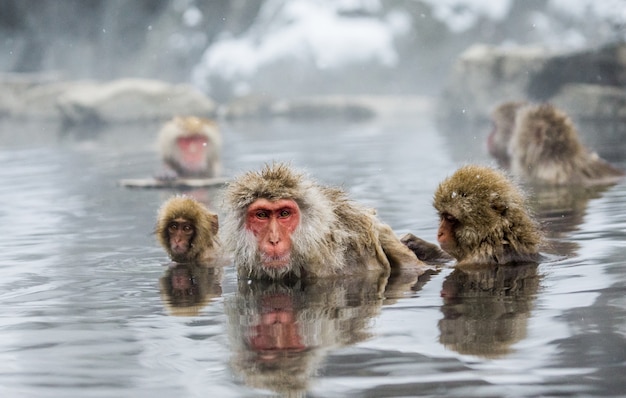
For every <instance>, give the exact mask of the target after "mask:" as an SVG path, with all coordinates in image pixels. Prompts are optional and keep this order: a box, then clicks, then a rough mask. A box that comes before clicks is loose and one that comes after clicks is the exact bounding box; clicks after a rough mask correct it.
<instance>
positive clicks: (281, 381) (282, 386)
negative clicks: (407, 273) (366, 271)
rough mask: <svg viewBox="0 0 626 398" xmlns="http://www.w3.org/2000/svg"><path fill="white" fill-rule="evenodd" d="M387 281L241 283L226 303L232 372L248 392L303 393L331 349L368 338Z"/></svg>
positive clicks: (337, 279)
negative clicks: (246, 387)
mask: <svg viewBox="0 0 626 398" xmlns="http://www.w3.org/2000/svg"><path fill="white" fill-rule="evenodd" d="M386 282H387V279H386V278H385V277H376V278H363V277H343V278H325V279H319V280H315V281H311V282H310V283H309V282H307V281H303V280H294V281H293V284H292V285H287V284H286V283H281V282H272V281H267V280H253V281H246V280H240V281H239V291H238V294H237V295H236V296H235V297H233V298H230V299H227V300H226V302H225V310H226V314H227V316H228V326H229V328H228V329H229V336H230V341H231V345H232V350H233V354H232V361H231V362H232V366H233V369H234V370H235V371H236V373H238V374H239V376H240V377H241V378H242V379H243V381H244V383H245V384H246V385H248V386H250V387H253V388H262V389H269V390H273V391H276V392H279V393H282V394H293V395H297V394H302V393H304V392H305V391H306V390H307V386H308V384H309V380H310V378H311V377H312V376H313V375H314V374H315V372H316V370H317V369H318V368H319V367H320V365H321V363H322V361H323V360H324V358H325V356H326V353H327V352H328V351H329V350H330V349H331V348H334V347H341V346H345V345H349V344H354V343H357V342H359V341H362V340H365V339H367V338H368V337H369V333H368V327H369V325H370V322H371V320H372V318H373V317H375V316H376V315H378V313H379V311H380V307H381V305H382V299H383V295H384V290H385V284H386Z"/></svg>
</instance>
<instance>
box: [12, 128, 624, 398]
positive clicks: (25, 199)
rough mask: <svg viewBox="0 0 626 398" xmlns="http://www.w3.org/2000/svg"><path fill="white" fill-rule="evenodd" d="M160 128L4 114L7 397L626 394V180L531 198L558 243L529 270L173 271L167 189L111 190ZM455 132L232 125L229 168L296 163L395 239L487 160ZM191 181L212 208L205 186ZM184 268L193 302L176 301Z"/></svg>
mask: <svg viewBox="0 0 626 398" xmlns="http://www.w3.org/2000/svg"><path fill="white" fill-rule="evenodd" d="M156 129H157V126H134V127H120V128H116V129H109V130H104V131H99V132H92V131H78V132H69V133H63V134H61V133H60V132H59V131H58V129H57V127H56V126H49V125H46V124H36V125H29V126H26V127H24V126H21V125H19V124H16V123H7V122H5V123H3V124H1V125H0V140H1V141H0V181H1V182H2V184H1V187H0V203H1V207H0V221H1V224H2V226H3V230H4V232H3V234H2V236H3V239H2V240H1V243H0V267H1V268H0V300H1V303H2V311H1V312H0V395H1V396H3V397H151V398H154V397H168V396H176V397H195V396H202V397H206V396H215V397H218V396H219V397H242V396H243V397H246V396H248V397H252V396H262V395H273V394H277V393H285V394H291V395H296V396H297V395H298V394H300V395H303V396H311V397H334V396H343V397H392V396H403V397H405V396H450V397H460V396H471V397H509V396H528V397H535V396H619V395H622V394H624V393H626V378H625V377H624V374H625V370H626V298H625V293H626V271H625V269H624V267H625V264H624V263H625V258H626V240H625V239H624V238H625V237H626V236H625V235H626V184H624V183H622V184H620V185H617V186H615V187H612V188H610V189H608V190H606V191H604V192H599V193H591V194H588V193H585V194H583V195H586V196H583V197H582V199H581V198H580V195H577V196H572V195H569V196H568V193H566V192H565V193H564V192H560V193H557V194H556V195H555V194H554V193H548V194H545V195H546V196H545V197H544V196H542V195H544V194H543V193H537V197H538V198H542V200H541V201H540V202H541V203H543V205H541V206H538V209H537V212H538V213H539V214H540V215H541V217H542V218H543V220H544V221H546V222H549V224H548V225H549V227H550V232H549V236H550V237H551V239H552V240H553V246H554V251H555V252H556V253H558V254H561V256H556V255H554V256H552V257H551V258H552V260H551V261H549V262H546V263H543V264H540V265H539V266H529V267H523V268H518V269H515V270H511V269H506V268H499V269H486V270H485V269H473V270H467V271H460V270H454V269H452V268H446V269H443V270H441V271H440V272H439V273H436V274H433V275H430V276H429V277H425V278H423V280H420V281H419V283H417V284H413V283H409V282H406V281H395V283H394V282H393V281H392V282H390V283H388V284H386V283H387V281H370V280H341V281H324V282H320V283H319V284H314V285H301V284H295V285H292V286H281V285H272V286H265V285H261V284H258V283H253V284H246V283H242V284H238V283H237V280H236V277H235V273H234V271H233V269H232V268H227V269H225V270H224V275H223V276H220V275H213V274H210V273H206V272H205V273H202V272H199V271H197V270H196V271H194V270H186V269H177V270H175V271H174V270H168V268H167V267H166V266H164V264H166V263H167V258H166V256H165V255H164V253H163V252H162V250H161V249H160V248H159V247H158V246H157V244H156V242H155V239H154V236H153V235H152V233H151V231H152V228H153V225H154V216H155V213H156V210H157V208H158V206H159V205H160V203H161V202H162V201H163V200H165V199H166V198H168V197H169V196H170V195H172V194H173V193H174V192H173V191H167V190H133V189H126V188H121V187H119V186H117V185H116V182H117V181H118V180H119V179H120V178H131V177H132V178H134V177H144V176H149V175H151V174H152V173H153V172H155V171H156V170H158V161H157V157H156V152H155V150H154V147H153V145H154V143H153V141H154V134H155V133H154V132H155V131H156ZM459 133H460V134H469V135H470V137H471V136H472V135H475V136H476V139H475V141H476V145H474V146H468V148H467V150H466V155H467V156H466V159H460V158H459V157H458V156H456V155H455V156H454V158H453V157H452V155H451V153H452V151H450V150H448V148H447V146H450V145H455V144H458V143H460V142H466V141H467V136H466V138H465V140H457V139H456V138H455V137H451V136H447V135H444V134H441V133H439V132H438V131H437V129H436V127H435V126H433V124H432V123H431V122H430V121H429V119H428V117H425V116H422V117H415V118H412V119H410V120H409V119H393V118H390V119H388V120H378V121H371V122H366V123H345V122H325V123H320V122H311V121H307V122H302V123H287V122H284V121H274V122H249V123H245V124H225V125H224V126H223V134H224V140H225V161H224V163H225V164H224V166H225V169H226V174H227V175H231V176H232V175H233V174H236V173H238V172H241V171H244V170H247V169H250V168H258V167H259V166H260V165H261V164H262V163H263V162H266V161H271V160H273V159H276V160H291V161H292V162H293V164H294V165H295V166H298V167H302V168H306V169H307V170H308V171H310V173H311V174H312V175H314V176H315V177H316V178H318V179H319V180H321V181H323V182H326V183H331V184H340V185H343V186H344V187H345V188H346V189H347V190H348V191H350V193H351V195H352V196H353V197H354V198H355V199H358V200H359V201H362V202H365V203H367V204H369V205H371V206H374V207H376V208H377V209H378V210H379V215H380V217H381V218H382V219H383V220H385V221H386V222H388V223H389V224H391V225H392V226H393V227H394V229H395V230H396V231H397V232H398V233H399V234H401V233H404V232H407V231H411V232H413V233H415V234H417V235H419V236H421V237H423V238H426V239H428V240H431V241H433V240H434V236H435V229H436V223H437V220H436V216H435V212H434V210H432V207H431V205H430V200H431V195H432V192H433V191H434V189H435V187H436V185H437V183H438V182H439V181H440V180H441V179H442V178H443V177H445V176H446V175H449V174H450V173H452V171H453V170H454V168H455V167H456V166H458V165H460V164H462V163H464V161H465V160H474V161H478V162H482V163H485V162H488V159H487V156H486V155H485V153H484V151H483V150H482V146H481V145H480V144H479V143H480V142H481V141H482V140H483V139H484V134H482V132H480V131H467V132H459ZM470 141H472V140H471V139H470ZM463 152H464V151H463V150H460V151H459V148H456V153H463ZM621 166H626V163H624V162H622V164H621ZM189 193H190V194H193V195H195V196H197V197H199V198H200V199H202V200H204V201H205V202H207V203H209V204H210V205H211V206H213V205H215V204H216V203H215V201H216V200H217V199H216V196H215V195H216V191H215V190H196V191H192V192H189ZM190 276H191V277H193V281H194V284H195V285H194V286H193V288H190V290H188V291H189V292H191V293H193V296H192V297H172V296H168V292H169V290H168V289H167V286H171V284H172V283H173V282H172V281H173V280H178V281H180V280H182V281H185V280H186V281H189V280H190ZM221 278H223V279H222V280H221V283H220V279H221ZM404 282H406V283H404ZM411 285H413V287H412V288H411ZM381 290H385V291H386V297H387V298H386V299H380V298H379V297H380V296H379V294H378V293H379V292H380V291H381ZM442 292H443V293H444V296H445V297H442ZM273 319H276V320H280V323H279V324H277V325H278V326H276V325H274V326H272V322H271V320H273ZM272 328H277V329H272ZM276 331H278V332H280V333H282V335H283V336H284V337H283V338H282V339H281V340H280V341H270V339H269V338H268V337H267V336H268V335H270V334H271V333H270V332H276ZM279 345H280V347H279ZM277 348H281V349H277Z"/></svg>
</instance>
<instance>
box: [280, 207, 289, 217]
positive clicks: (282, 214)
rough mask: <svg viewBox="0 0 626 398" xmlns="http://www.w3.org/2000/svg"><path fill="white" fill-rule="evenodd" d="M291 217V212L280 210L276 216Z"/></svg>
mask: <svg viewBox="0 0 626 398" xmlns="http://www.w3.org/2000/svg"><path fill="white" fill-rule="evenodd" d="M290 215H291V212H290V211H289V210H284V209H283V210H281V211H280V213H279V214H278V216H279V217H289V216H290Z"/></svg>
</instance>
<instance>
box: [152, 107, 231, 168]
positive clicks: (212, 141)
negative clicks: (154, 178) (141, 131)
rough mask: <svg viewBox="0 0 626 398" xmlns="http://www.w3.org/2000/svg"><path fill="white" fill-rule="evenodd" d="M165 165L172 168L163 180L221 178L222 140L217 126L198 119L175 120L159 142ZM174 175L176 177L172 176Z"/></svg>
mask: <svg viewBox="0 0 626 398" xmlns="http://www.w3.org/2000/svg"><path fill="white" fill-rule="evenodd" d="M158 143H159V150H160V152H161V157H162V159H163V162H164V163H165V164H166V165H167V166H168V167H169V168H170V170H169V173H165V174H164V175H163V176H160V177H161V178H176V177H181V178H213V177H216V176H218V175H219V173H220V168H221V162H220V152H221V147H222V140H221V136H220V132H219V129H218V127H217V124H216V123H215V122H213V121H212V120H209V119H204V118H200V117H195V116H185V117H181V116H178V117H175V118H173V119H172V120H170V121H168V122H167V123H165V125H164V126H163V128H162V129H161V132H160V133H159V138H158ZM171 173H174V175H171Z"/></svg>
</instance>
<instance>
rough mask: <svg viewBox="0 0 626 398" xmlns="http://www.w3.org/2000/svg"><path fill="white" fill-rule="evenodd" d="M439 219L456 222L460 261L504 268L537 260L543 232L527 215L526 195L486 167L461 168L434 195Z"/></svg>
mask: <svg viewBox="0 0 626 398" xmlns="http://www.w3.org/2000/svg"><path fill="white" fill-rule="evenodd" d="M433 204H434V207H435V209H437V212H438V213H439V215H440V217H444V216H445V215H447V214H449V215H451V216H453V217H454V218H456V220H457V225H456V227H455V229H454V237H455V239H456V243H457V247H456V248H455V250H454V251H453V252H451V253H449V254H450V255H452V256H453V257H454V258H456V259H457V261H458V262H459V263H487V264H505V263H509V262H512V261H534V260H537V259H538V246H539V244H540V243H541V240H542V237H541V233H540V232H539V230H538V228H537V224H536V223H535V221H534V220H533V219H532V218H531V217H530V216H529V213H528V211H527V208H526V203H525V198H524V196H523V194H522V192H521V191H520V190H519V189H518V188H517V187H516V186H515V185H514V184H513V183H512V182H511V181H509V180H508V179H507V177H506V176H505V175H504V174H502V173H501V172H499V171H497V170H495V169H492V168H489V167H483V166H475V165H468V166H464V167H461V168H460V169H459V170H457V171H456V172H455V173H454V174H453V175H452V176H451V177H448V178H447V179H445V180H444V181H443V182H442V183H441V184H440V185H439V187H438V188H437V190H436V191H435V195H434V202H433Z"/></svg>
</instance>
